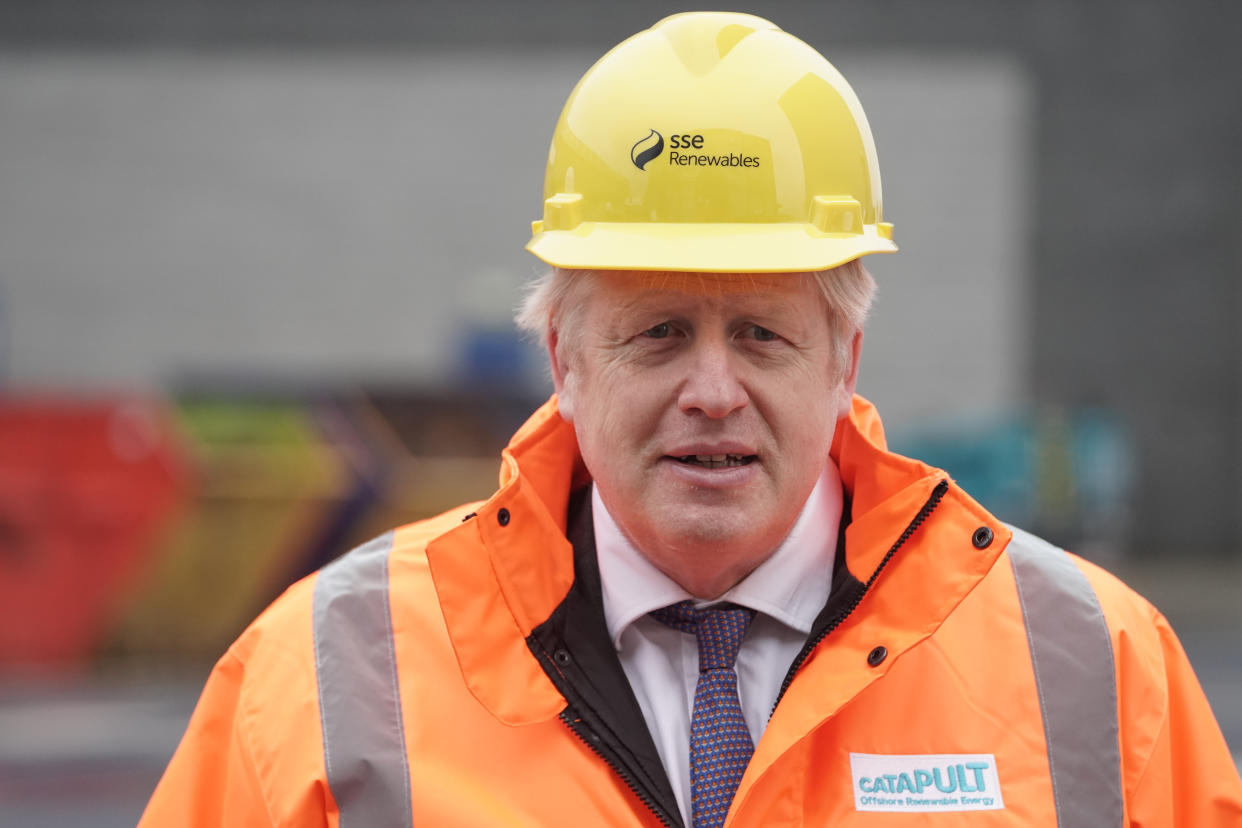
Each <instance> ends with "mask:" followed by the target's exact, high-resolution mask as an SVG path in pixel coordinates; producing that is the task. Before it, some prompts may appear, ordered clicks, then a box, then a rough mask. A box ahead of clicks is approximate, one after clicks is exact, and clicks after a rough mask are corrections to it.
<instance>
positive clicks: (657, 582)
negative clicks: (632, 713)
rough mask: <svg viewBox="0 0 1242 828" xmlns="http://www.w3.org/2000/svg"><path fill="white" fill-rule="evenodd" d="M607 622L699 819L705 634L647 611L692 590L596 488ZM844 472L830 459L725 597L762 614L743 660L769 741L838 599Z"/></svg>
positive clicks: (678, 791)
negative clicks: (816, 629)
mask: <svg viewBox="0 0 1242 828" xmlns="http://www.w3.org/2000/svg"><path fill="white" fill-rule="evenodd" d="M591 501H592V510H593V519H594V524H595V550H596V555H597V556H598V559H599V574H600V582H601V585H602V587H603V594H604V619H605V621H606V622H607V625H608V635H609V636H610V637H611V638H612V643H613V646H615V647H616V648H617V655H618V656H619V657H620V660H621V667H622V668H623V669H624V670H625V675H626V677H627V678H628V679H629V681H630V686H631V687H632V688H633V689H634V695H635V696H636V697H637V698H638V704H639V706H640V707H641V708H642V711H643V717H644V718H645V719H646V720H647V727H648V729H650V731H651V735H652V738H653V740H654V741H655V745H656V749H657V750H658V751H659V752H660V760H661V761H662V762H663V763H664V768H665V770H666V771H667V773H668V776H669V781H670V782H671V783H672V785H673V793H674V794H675V795H676V796H677V804H678V805H679V806H680V807H681V812H682V818H683V819H684V820H685V823H686V824H687V825H689V824H690V822H691V820H690V716H691V710H692V709H693V706H694V690H695V686H696V685H697V684H698V680H699V650H698V641H697V639H696V638H695V636H693V635H690V634H687V633H682V632H679V631H677V630H675V629H673V628H671V627H668V626H666V625H664V624H661V623H660V622H659V621H656V620H655V619H654V618H651V617H649V616H648V615H647V613H649V612H651V611H652V610H655V609H659V608H660V607H665V606H668V605H669V604H675V603H677V602H678V601H684V600H686V599H688V598H691V597H692V596H691V595H690V594H689V593H688V592H686V591H685V590H684V589H682V588H681V587H680V586H678V585H677V584H676V583H674V582H673V580H672V579H671V578H669V577H668V576H667V575H665V574H664V573H663V572H661V571H660V570H658V569H656V567H655V566H654V565H653V564H652V563H651V562H650V561H648V560H647V559H646V558H645V557H643V555H642V553H640V552H639V551H638V550H637V549H636V548H635V547H634V545H633V544H632V543H630V541H629V539H628V538H626V537H625V535H624V534H623V533H622V532H621V529H620V528H619V527H618V526H617V523H616V521H615V520H613V518H612V515H610V514H609V513H608V509H607V508H606V507H605V506H604V503H603V501H602V500H601V499H600V496H599V491H598V489H593V490H592V492H591ZM841 508H842V495H841V476H840V474H839V473H838V471H837V467H836V464H834V463H833V462H832V461H831V460H829V461H828V463H827V465H826V466H825V468H824V471H823V473H822V474H821V475H820V478H819V481H818V482H817V483H816V484H815V488H814V489H813V490H812V491H811V495H810V497H809V498H807V502H806V505H804V506H803V507H802V512H801V514H800V515H799V516H798V519H797V521H796V522H795V523H794V526H793V529H791V530H790V532H789V535H788V536H787V537H786V538H785V540H784V541H782V542H781V545H780V546H779V547H777V549H776V551H775V552H774V553H773V554H772V556H771V557H770V558H768V559H767V560H766V561H764V562H763V563H761V564H760V565H759V566H758V567H756V568H755V570H754V571H753V572H751V573H750V575H748V576H746V578H745V579H744V580H742V581H741V583H739V584H737V585H736V586H734V587H733V588H732V589H730V590H729V591H728V592H726V593H725V594H724V595H722V596H720V598H719V599H717V600H716V601H711V602H699V603H700V604H708V603H720V602H730V603H734V604H738V605H739V606H743V607H749V608H751V609H754V610H756V614H755V618H754V621H752V622H751V625H750V629H749V630H748V632H747V634H746V638H745V639H744V640H743V641H742V647H741V650H740V651H739V652H738V657H737V668H736V669H737V676H738V697H739V699H740V700H741V704H742V714H743V716H744V717H745V719H746V726H747V727H748V728H749V729H750V734H751V738H753V739H754V741H755V743H756V744H758V743H759V738H760V737H761V736H762V735H763V731H764V728H765V727H767V723H768V717H769V716H770V715H771V714H772V708H773V707H774V706H775V705H776V697H777V694H778V693H779V692H780V687H781V682H782V681H783V680H784V678H785V674H786V672H788V670H789V666H790V665H791V664H792V663H793V660H794V658H795V657H796V656H797V654H798V652H799V651H800V650H801V649H802V645H803V644H805V643H806V638H807V635H808V634H809V633H810V631H811V624H812V622H814V620H815V616H817V615H818V614H819V611H820V610H821V609H823V607H824V604H825V603H826V602H827V600H828V591H829V588H830V587H831V584H832V564H833V558H834V556H835V554H836V548H837V529H838V527H839V525H840V522H841Z"/></svg>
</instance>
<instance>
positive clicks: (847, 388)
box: [837, 328, 863, 417]
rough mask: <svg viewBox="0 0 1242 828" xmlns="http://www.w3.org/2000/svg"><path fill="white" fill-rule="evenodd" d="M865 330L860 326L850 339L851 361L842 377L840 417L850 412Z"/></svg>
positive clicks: (856, 383) (838, 412)
mask: <svg viewBox="0 0 1242 828" xmlns="http://www.w3.org/2000/svg"><path fill="white" fill-rule="evenodd" d="M862 343H863V332H862V329H861V328H860V329H859V330H858V331H857V332H856V333H855V334H854V336H853V338H852V339H850V356H849V362H847V363H846V365H845V375H844V376H842V377H841V401H840V410H839V411H837V416H838V417H844V416H846V415H847V414H849V413H850V405H851V404H852V400H853V398H854V388H855V387H857V385H858V361H859V359H860V358H861V357H862Z"/></svg>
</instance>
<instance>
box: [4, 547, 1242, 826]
mask: <svg viewBox="0 0 1242 828" xmlns="http://www.w3.org/2000/svg"><path fill="white" fill-rule="evenodd" d="M1114 568H1115V569H1117V570H1118V571H1120V573H1121V574H1122V575H1123V576H1124V577H1125V579H1126V580H1127V581H1128V582H1129V583H1131V584H1132V585H1134V586H1135V587H1136V588H1137V589H1139V591H1140V592H1143V593H1144V594H1145V595H1147V596H1148V597H1149V598H1151V599H1152V601H1153V603H1155V604H1156V606H1157V607H1159V608H1160V609H1161V610H1162V611H1163V612H1164V613H1165V614H1166V615H1167V616H1168V617H1169V619H1170V620H1171V621H1172V622H1173V624H1174V627H1175V629H1177V631H1178V634H1179V636H1180V637H1181V640H1182V643H1183V645H1184V646H1185V648H1186V651H1187V653H1188V654H1189V656H1190V659H1191V662H1192V663H1193V664H1194V666H1195V669H1196V671H1197V673H1198V675H1199V678H1200V680H1201V682H1202V684H1203V687H1204V690H1205V691H1206V693H1207V695H1208V698H1209V700H1210V701H1211V703H1212V707H1213V710H1214V711H1215V713H1216V716H1217V719H1218V720H1219V722H1220V725H1221V729H1222V730H1223V732H1224V734H1225V738H1226V740H1227V741H1228V742H1229V744H1230V746H1231V748H1232V750H1233V752H1234V757H1235V761H1239V763H1240V764H1242V635H1240V634H1239V633H1240V632H1242V600H1239V599H1242V588H1240V586H1239V585H1240V584H1242V580H1240V576H1242V569H1240V568H1239V567H1236V566H1235V567H1232V568H1220V567H1211V568H1209V567H1203V566H1199V567H1196V568H1192V569H1190V570H1187V569H1185V568H1177V567H1173V566H1171V565H1162V566H1151V565H1147V566H1118V567H1114ZM204 677H205V672H203V673H201V674H194V675H185V676H180V677H177V678H168V677H162V678H150V677H146V678H135V677H132V676H130V677H119V676H113V677H93V678H89V679H88V678H84V679H81V680H77V681H66V682H60V683H55V684H52V683H47V682H37V683H36V682H25V683H13V682H10V683H7V684H4V685H0V824H2V825H4V826H10V825H12V826H22V828H52V827H53V826H55V828H73V827H74V826H92V828H113V826H118V827H119V826H132V825H134V824H135V823H136V822H137V820H138V817H139V815H140V814H141V812H142V808H143V805H144V804H145V802H146V800H147V798H148V797H149V796H150V793H151V791H152V789H153V788H154V786H155V783H156V781H157V780H158V779H159V776H160V773H161V771H162V769H163V767H164V765H165V764H166V763H167V761H168V759H169V757H170V756H171V755H172V752H173V750H174V749H175V748H176V745H177V742H178V740H179V739H180V736H181V733H182V731H183V730H184V729H185V725H186V722H187V721H188V719H189V716H190V712H191V711H192V709H193V707H194V703H195V701H196V699H197V696H198V692H199V690H200V687H201V684H202V681H203V678H204Z"/></svg>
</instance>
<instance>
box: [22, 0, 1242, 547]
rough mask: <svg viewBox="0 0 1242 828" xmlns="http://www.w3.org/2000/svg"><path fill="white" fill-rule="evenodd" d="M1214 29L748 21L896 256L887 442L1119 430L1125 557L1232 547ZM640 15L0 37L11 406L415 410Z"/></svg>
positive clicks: (1232, 283) (1186, 10)
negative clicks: (839, 99) (1101, 423)
mask: <svg viewBox="0 0 1242 828" xmlns="http://www.w3.org/2000/svg"><path fill="white" fill-rule="evenodd" d="M1240 9H1242V7H1238V6H1236V5H1233V4H1223V3H1209V2H1206V0H1201V1H1200V2H1173V0H1167V2H1156V0H1132V2H1120V0H1112V1H1110V2H1095V3H1081V2H1071V0H1055V2H1041V3H1033V4H1031V3H1027V4H1019V3H997V2H991V3H989V2H984V0H949V1H948V2H938V3H934V4H929V3H920V2H917V0H893V2H888V3H875V2H868V3H864V2H856V1H855V0H850V1H849V2H837V3H832V4H824V3H805V4H803V3H789V2H785V3H781V2H776V3H765V4H764V5H763V7H762V8H761V9H757V11H759V13H761V14H764V15H766V16H768V17H769V18H771V19H773V20H774V21H775V22H777V23H778V24H779V25H781V26H782V27H783V28H785V29H787V30H789V31H791V32H793V33H795V34H797V35H799V36H800V37H802V38H803V39H805V40H807V41H808V42H810V43H812V44H813V45H815V46H816V47H818V48H820V49H821V50H822V51H824V52H825V53H826V54H827V55H828V56H829V57H830V59H832V60H834V62H836V63H837V64H838V66H839V67H840V68H841V69H842V70H843V71H844V72H845V74H846V76H847V77H849V78H850V79H851V81H852V82H853V83H854V84H855V86H856V87H857V88H858V91H859V93H860V96H861V97H862V99H863V102H864V105H865V106H866V107H867V110H868V113H869V115H870V116H871V119H872V122H873V127H874V129H875V132H876V137H877V144H878V146H879V151H880V157H881V164H882V169H883V170H884V175H885V181H884V184H885V193H886V205H885V207H886V217H887V218H890V219H891V220H893V221H894V222H895V223H896V224H897V234H898V235H897V238H898V241H899V242H900V243H901V244H902V248H903V250H902V253H901V254H899V255H898V256H896V257H891V258H890V259H887V260H877V261H876V262H875V263H874V269H875V270H876V271H877V275H878V276H880V278H881V284H882V295H881V302H880V305H879V307H878V309H877V315H876V318H875V321H874V324H873V325H872V327H871V328H870V329H869V339H868V343H867V349H866V363H865V368H864V370H865V372H866V373H865V375H864V376H865V378H864V381H863V384H864V390H865V392H866V393H869V394H870V395H871V396H873V397H874V398H875V399H876V400H877V402H878V403H879V404H880V405H881V410H882V411H883V412H885V413H886V417H887V418H888V420H889V422H890V423H892V422H894V421H895V422H897V423H898V424H900V423H901V422H902V421H903V420H906V419H911V420H912V419H916V418H919V417H927V416H936V415H949V416H951V415H954V414H956V413H959V412H960V411H975V410H979V409H995V410H999V409H1003V408H1005V407H1007V406H1008V407H1022V406H1047V407H1075V406H1081V405H1099V406H1104V407H1106V408H1110V409H1112V410H1115V411H1117V412H1118V413H1119V414H1120V415H1121V416H1122V417H1123V418H1124V421H1125V422H1126V424H1127V426H1128V427H1129V429H1130V430H1131V433H1132V434H1133V437H1134V440H1135V446H1136V448H1137V450H1138V456H1137V462H1138V471H1139V480H1138V488H1137V491H1136V502H1135V504H1134V509H1133V520H1132V526H1131V527H1130V531H1129V535H1130V537H1129V538H1128V540H1129V546H1130V547H1131V548H1133V549H1135V550H1136V551H1137V552H1139V553H1145V552H1147V553H1156V552H1163V553H1170V552H1172V553H1177V554H1197V555H1226V554H1230V555H1236V554H1237V551H1238V549H1239V548H1242V518H1240V517H1239V515H1240V514H1242V472H1239V469H1242V335H1240V334H1239V319H1240V318H1242V243H1240V242H1239V229H1240V228H1242V86H1240V85H1239V83H1238V79H1239V78H1240V77H1242V58H1240V57H1239V50H1237V49H1236V47H1235V44H1234V43H1233V42H1232V40H1233V39H1234V37H1235V34H1236V32H1237V31H1238V30H1239V23H1242V11H1240ZM668 10H669V9H668V7H667V6H666V5H664V4H656V3H650V2H642V1H641V0H636V1H635V2H629V3H626V4H623V5H622V4H598V5H597V4H588V3H568V2H527V3H522V4H512V3H502V2H480V3H453V4H449V3H424V4H417V5H416V4H396V3H390V2H382V0H363V1H361V2H359V1H357V0H356V1H355V2H351V3H344V2H339V3H338V2H331V3H329V2H323V0H311V2H301V3H293V2H291V1H290V0H266V2H260V3H248V4H240V3H204V2H190V0H168V1H167V2H154V0H120V1H119V2H113V3H108V4H89V3H85V2H68V3H64V2H62V3H56V2H50V3H40V4H34V3H28V4H25V3H23V4H15V3H10V4H5V5H0V343H2V344H0V366H3V369H4V374H3V377H4V381H5V382H6V383H8V384H9V385H10V387H21V386H39V385H44V386H46V385H61V386H65V385H72V386H80V385H91V384H94V385H100V384H102V385H105V386H110V385H115V384H118V383H120V384H138V385H142V384H147V383H159V382H164V381H172V380H175V379H176V378H177V375H178V374H183V373H192V372H195V371H219V370H227V371H255V372H259V373H267V374H273V373H277V372H279V373H283V374H292V375H298V376H303V377H308V378H321V377H324V376H336V377H344V378H367V377H383V378H394V377H397V378H399V377H409V378H425V377H431V378H436V377H437V375H438V372H439V374H443V372H445V371H446V370H448V369H447V368H446V367H445V366H446V361H445V359H444V356H443V355H444V354H445V353H446V352H448V351H450V350H451V349H452V348H453V347H455V341H456V337H457V336H458V334H459V330H458V329H459V328H460V326H461V325H462V324H463V321H462V320H473V322H474V323H478V324H492V323H495V322H496V320H497V318H498V317H499V316H501V315H503V314H501V313H500V312H499V311H497V310H496V308H501V309H502V310H503V309H504V308H507V307H509V306H510V305H511V304H512V302H513V301H514V300H515V299H516V296H517V287H516V286H517V284H518V283H519V282H520V281H522V280H523V279H524V278H526V277H527V276H529V274H530V273H531V272H532V271H533V270H534V269H535V267H536V264H537V263H535V262H534V260H533V259H529V257H525V258H524V257H523V254H521V253H520V248H521V245H522V243H523V242H524V240H525V236H526V229H527V228H526V225H525V222H526V221H527V220H529V219H530V218H533V217H534V216H535V214H536V213H537V210H538V196H537V194H538V192H539V186H540V184H539V182H540V179H541V169H540V161H541V159H542V158H543V154H544V152H545V147H546V141H547V136H548V135H549V133H550V130H551V126H552V122H553V120H554V118H555V113H556V110H557V109H558V108H559V105H560V103H561V101H562V100H563V98H564V96H565V94H567V92H568V90H569V88H570V86H571V85H572V82H573V80H574V79H575V78H576V77H577V76H578V74H580V73H581V71H582V70H583V69H585V67H586V66H587V65H588V64H589V62H590V61H591V60H592V59H593V58H594V57H596V56H597V55H598V54H599V53H601V52H602V50H603V49H605V48H607V47H608V46H610V45H612V44H613V43H614V42H615V41H617V40H618V39H619V38H621V37H623V36H625V35H628V34H630V33H632V32H634V31H637V30H639V29H641V28H645V27H646V26H648V25H650V23H652V22H653V21H654V20H656V19H658V18H659V17H661V16H663V15H664V14H665V13H667V12H668ZM413 105H416V107H417V109H416V110H415V108H414V106H413ZM471 159H474V160H477V161H478V163H477V164H475V163H472V161H471ZM436 286H442V287H444V288H445V289H439V288H437V287H436ZM446 286H447V287H446Z"/></svg>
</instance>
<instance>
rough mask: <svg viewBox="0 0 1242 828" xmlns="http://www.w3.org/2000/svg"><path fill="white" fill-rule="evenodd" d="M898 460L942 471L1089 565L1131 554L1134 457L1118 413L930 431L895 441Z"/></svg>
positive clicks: (994, 421)
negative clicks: (1127, 529) (1089, 559)
mask: <svg viewBox="0 0 1242 828" xmlns="http://www.w3.org/2000/svg"><path fill="white" fill-rule="evenodd" d="M889 445H890V446H891V447H892V448H893V450H894V451H897V452H899V453H901V454H905V455H908V456H910V457H917V458H918V459H920V460H922V461H924V462H926V463H929V464H931V465H933V466H938V467H940V468H942V469H944V470H946V471H947V472H949V474H950V475H952V477H953V479H954V480H956V481H957V482H958V483H959V484H960V485H961V486H962V488H963V489H965V490H966V491H967V492H969V493H970V494H971V496H973V497H974V498H975V499H976V500H978V501H979V502H980V503H982V504H983V505H984V506H985V507H986V508H987V509H988V510H990V511H991V512H993V513H994V514H996V515H997V516H998V517H1000V518H1001V519H1003V520H1006V521H1008V522H1010V523H1014V524H1017V525H1020V526H1022V527H1023V528H1026V529H1030V530H1032V531H1034V532H1036V533H1038V534H1041V535H1044V536H1045V537H1048V538H1049V539H1051V540H1053V541H1054V542H1056V543H1058V544H1061V545H1064V546H1067V547H1070V548H1072V549H1074V550H1075V551H1078V552H1080V553H1082V554H1084V555H1087V556H1088V557H1092V558H1097V559H1099V558H1116V557H1117V556H1119V555H1120V554H1121V552H1122V550H1123V548H1124V545H1125V540H1126V538H1125V537H1124V533H1125V527H1126V525H1127V523H1128V521H1127V518H1128V515H1129V510H1130V502H1131V492H1132V491H1133V489H1134V476H1135V473H1134V468H1135V464H1134V454H1133V447H1132V444H1131V441H1130V439H1129V436H1128V433H1127V429H1126V428H1125V424H1124V423H1123V422H1122V420H1121V418H1120V417H1118V416H1117V415H1116V414H1114V413H1113V412H1111V411H1107V410H1103V409H1094V408H1083V409H1077V410H1061V409H1051V408H1048V409H1041V410H1038V411H1036V412H1033V413H1030V414H1011V415H1001V416H997V417H993V418H990V419H982V420H977V421H961V420H958V421H955V422H953V423H936V424H926V425H923V426H919V427H915V428H910V429H906V430H904V431H897V432H894V433H893V434H892V435H890V438H889Z"/></svg>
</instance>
